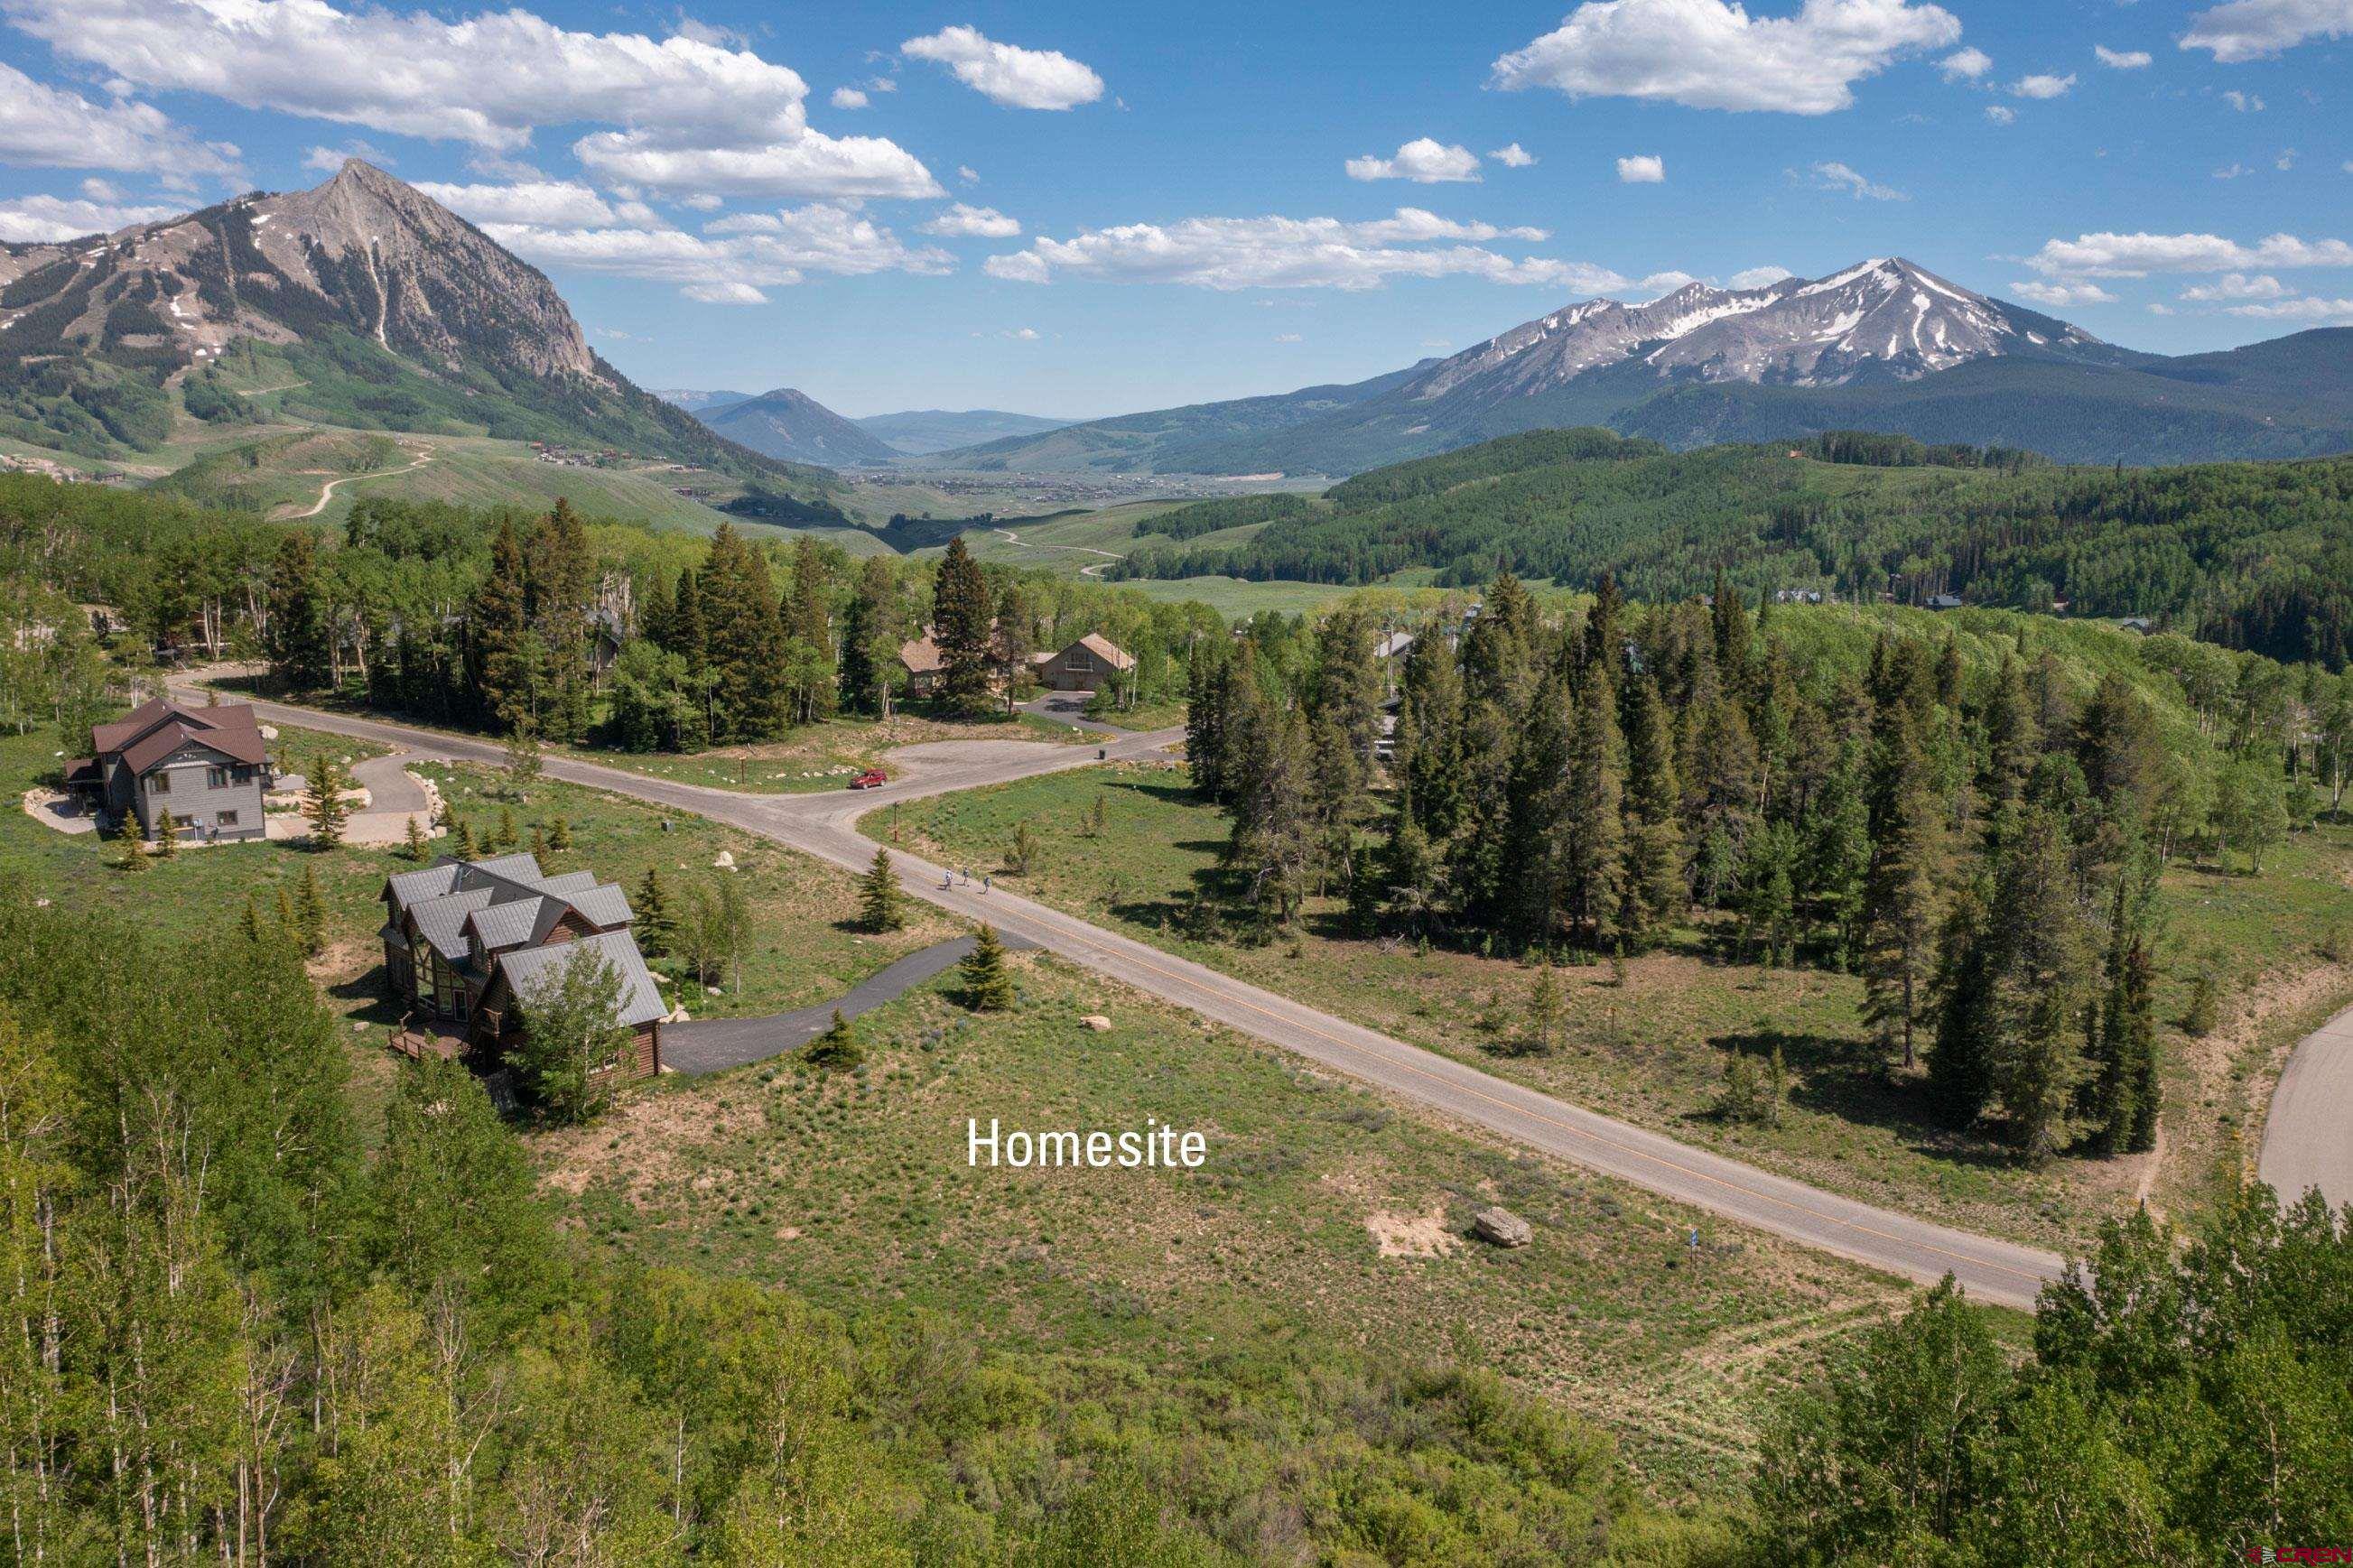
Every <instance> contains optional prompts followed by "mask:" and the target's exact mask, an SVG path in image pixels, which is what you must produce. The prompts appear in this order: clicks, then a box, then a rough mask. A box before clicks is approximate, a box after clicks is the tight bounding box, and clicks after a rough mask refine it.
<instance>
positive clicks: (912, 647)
mask: <svg viewBox="0 0 2353 1568" xmlns="http://www.w3.org/2000/svg"><path fill="white" fill-rule="evenodd" d="M947 667H948V661H947V658H946V657H945V656H944V655H943V654H942V653H941V652H940V645H939V644H938V643H937V642H935V641H934V640H933V637H932V633H931V629H930V628H929V627H928V626H927V627H925V628H924V630H923V636H922V637H917V638H915V639H914V640H913V642H902V643H901V644H900V645H899V668H902V669H903V670H905V671H906V672H907V695H908V696H910V697H929V696H930V695H931V694H932V693H933V692H934V691H936V690H938V689H939V685H940V678H941V677H942V676H943V675H944V674H945V673H946V670H947Z"/></svg>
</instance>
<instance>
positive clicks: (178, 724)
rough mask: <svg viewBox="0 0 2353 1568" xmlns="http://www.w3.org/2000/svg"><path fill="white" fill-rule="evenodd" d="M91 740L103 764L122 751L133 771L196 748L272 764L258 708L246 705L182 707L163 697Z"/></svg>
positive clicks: (96, 730) (97, 730) (99, 728)
mask: <svg viewBox="0 0 2353 1568" xmlns="http://www.w3.org/2000/svg"><path fill="white" fill-rule="evenodd" d="M90 739H91V741H92V742H95V743H96V745H97V748H98V754H99V757H100V760H101V761H102V760H104V759H105V758H107V757H110V756H112V755H115V754H116V753H118V752H119V753H120V754H121V758H122V761H123V763H124V764H125V765H126V766H128V767H129V768H130V769H131V771H132V773H145V772H146V771H147V770H148V769H150V768H152V767H153V766H154V765H155V764H156V763H160V762H162V761H163V760H164V758H166V757H168V756H170V755H171V754H172V753H173V752H176V751H178V750H179V749H180V748H181V747H183V746H186V745H191V744H193V745H199V746H205V747H208V748H210V749H211V750H213V751H216V752H220V753H221V754H222V755H223V756H226V757H228V758H231V759H233V760H234V761H237V762H240V763H252V764H253V765H255V766H256V767H259V766H260V765H262V764H263V763H266V762H268V761H269V752H268V750H267V749H266V748H265V747H264V746H263V744H262V742H261V728H260V726H259V724H258V723H257V722H256V721H255V720H254V717H253V710H252V709H251V708H248V707H247V706H246V705H245V704H244V703H241V702H239V703H232V704H230V705H228V706H227V707H221V708H183V707H181V706H179V705H178V704H177V703H174V702H166V701H164V700H162V699H160V698H158V699H156V700H153V701H151V702H145V703H142V704H141V705H140V706H139V707H138V708H137V709H136V710H133V711H132V714H131V716H130V717H129V718H127V719H124V720H121V721H119V722H116V723H112V724H100V725H96V726H93V727H92V729H91V731H90Z"/></svg>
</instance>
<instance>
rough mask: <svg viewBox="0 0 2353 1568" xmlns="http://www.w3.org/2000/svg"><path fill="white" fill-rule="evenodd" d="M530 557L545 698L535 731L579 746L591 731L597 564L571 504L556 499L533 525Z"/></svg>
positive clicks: (534, 626)
mask: <svg viewBox="0 0 2353 1568" xmlns="http://www.w3.org/2000/svg"><path fill="white" fill-rule="evenodd" d="M527 553H528V558H529V563H530V564H529V569H528V572H527V574H526V577H525V588H526V590H527V593H526V599H527V603H528V605H529V611H530V621H531V627H532V637H533V644H534V648H533V651H534V652H535V654H536V655H537V657H538V658H539V660H540V662H541V671H540V678H539V686H540V689H541V690H542V691H543V693H544V699H543V708H542V710H540V711H539V712H538V713H537V714H536V715H535V716H536V718H537V719H538V723H537V724H536V726H535V729H536V730H538V731H540V732H543V733H545V734H548V735H552V736H554V738H555V739H557V740H559V741H575V740H577V739H579V738H580V736H581V735H582V733H584V732H585V731H586V730H587V728H588V708H589V695H590V692H589V688H590V684H591V682H590V672H589V665H588V653H589V649H588V610H589V599H590V595H591V593H592V589H593V584H592V582H591V578H592V576H593V574H594V573H595V569H596V563H595V561H594V558H593V557H592V555H591V554H590V552H589V548H588V532H587V529H586V526H585V525H584V524H583V523H582V522H581V521H580V514H579V513H578V512H575V511H574V510H572V503H571V502H570V501H569V500H565V498H563V497H561V496H558V497H557V498H556V500H555V505H554V508H552V509H551V510H549V511H548V512H547V513H546V514H545V515H544V516H543V517H542V518H541V519H540V520H539V521H538V522H537V524H536V525H534V526H533V530H532V535H531V540H530V543H529V546H528V552H527Z"/></svg>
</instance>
